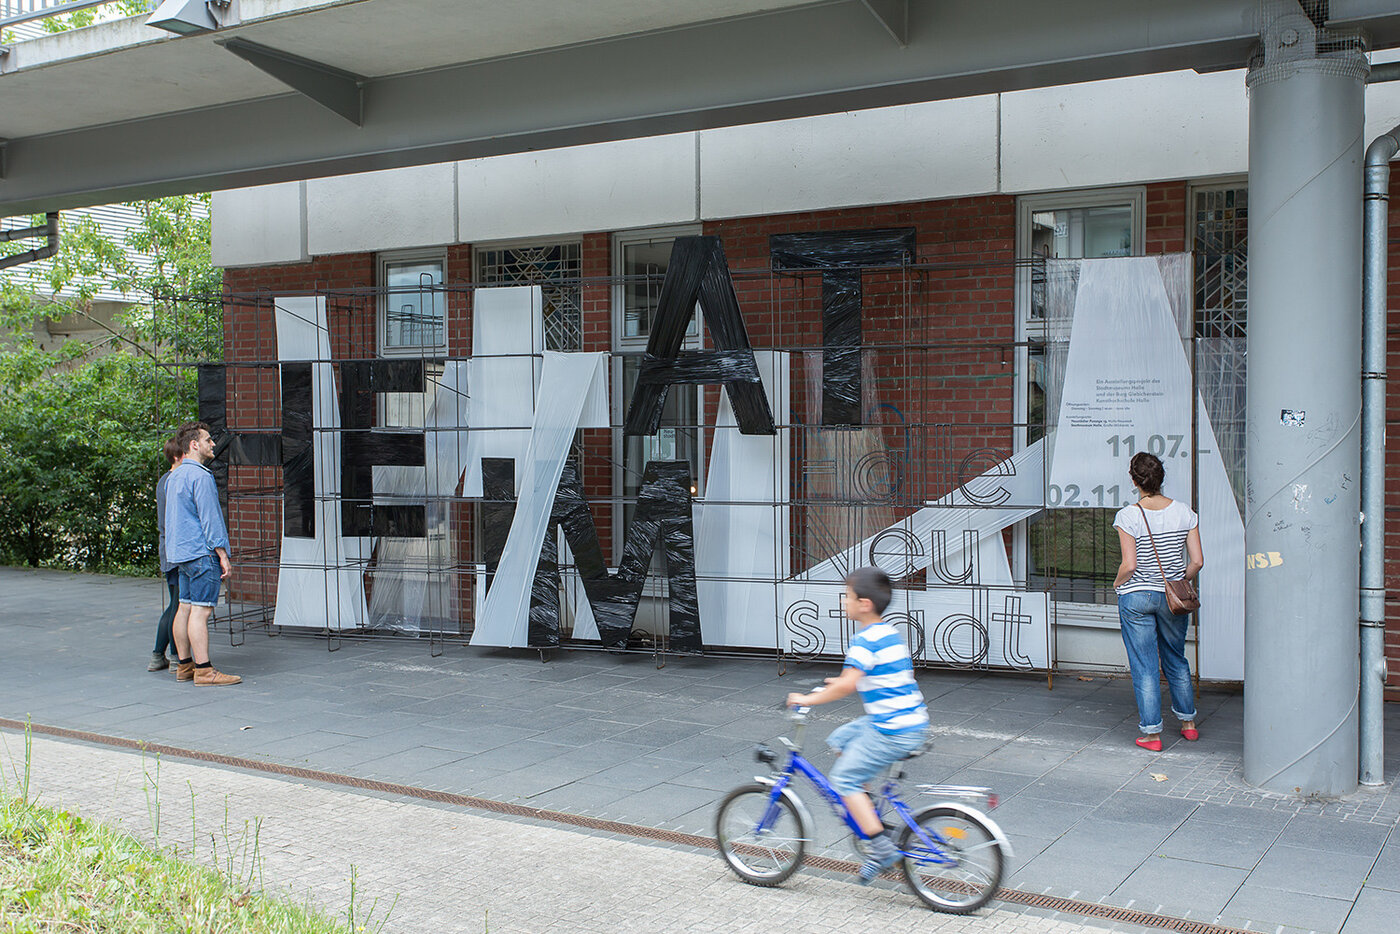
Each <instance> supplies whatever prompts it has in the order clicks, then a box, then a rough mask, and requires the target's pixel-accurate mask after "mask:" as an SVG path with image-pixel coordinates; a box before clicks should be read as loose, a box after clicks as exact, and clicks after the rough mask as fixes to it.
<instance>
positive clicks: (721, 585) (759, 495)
mask: <svg viewBox="0 0 1400 934" xmlns="http://www.w3.org/2000/svg"><path fill="white" fill-rule="evenodd" d="M754 357H755V359H756V360H757V362H758V372H759V375H760V376H761V377H762V378H763V388H764V391H765V392H766V393H767V395H768V408H769V410H770V411H772V412H786V411H788V410H789V409H790V408H791V403H790V401H789V395H790V393H789V390H788V378H789V363H788V355H787V354H785V353H777V352H774V351H758V352H756V353H755V354H754ZM719 399H720V402H719V412H718V413H717V415H716V417H715V428H714V444H713V446H712V447H711V449H710V462H709V471H708V473H707V474H706V479H705V501H704V503H703V504H697V505H696V507H695V570H696V596H697V597H698V598H699V601H700V627H701V633H702V635H703V637H704V640H705V644H706V645H742V646H750V647H756V648H775V647H776V643H775V638H776V635H777V627H776V626H775V625H774V621H775V620H776V619H777V618H778V604H777V600H778V594H777V581H780V580H782V579H784V578H786V577H787V576H788V574H789V573H790V570H789V569H790V564H789V558H788V555H789V553H790V547H789V544H788V538H789V536H788V521H789V507H788V500H789V498H790V485H791V484H790V477H789V475H790V470H789V466H788V451H789V450H790V445H791V437H790V435H791V431H790V430H789V429H786V428H780V429H778V431H777V433H776V434H772V435H744V434H740V433H739V429H738V427H737V423H736V422H735V420H734V410H733V409H732V408H731V407H730V405H729V394H728V393H721V394H720V397H719ZM578 634H579V632H578V630H577V629H576V630H575V635H576V636H577V635H578Z"/></svg>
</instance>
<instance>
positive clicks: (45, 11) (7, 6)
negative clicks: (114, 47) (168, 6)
mask: <svg viewBox="0 0 1400 934" xmlns="http://www.w3.org/2000/svg"><path fill="white" fill-rule="evenodd" d="M113 2H114V0H0V29H5V28H8V27H10V26H17V25H19V24H20V23H31V22H37V21H38V20H43V19H48V18H49V17H50V16H62V15H63V14H65V13H76V12H78V11H79V10H90V9H92V8H93V7H99V6H109V5H111V4H112V3H113ZM147 6H148V7H149V6H151V4H147Z"/></svg>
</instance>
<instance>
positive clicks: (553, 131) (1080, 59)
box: [0, 0, 1257, 216]
mask: <svg viewBox="0 0 1400 934" xmlns="http://www.w3.org/2000/svg"><path fill="white" fill-rule="evenodd" d="M332 9H335V8H332ZM1254 11H1255V0H1179V2H1176V3H1172V4H1147V3H1126V4H1125V3H1122V2H1121V0H1063V2H1060V3H1055V4H1046V3H1043V2H1032V0H987V2H984V3H980V4H948V3H946V2H943V0H909V3H908V16H909V31H908V34H907V35H908V45H907V46H906V47H905V48H904V49H902V50H897V51H892V50H891V48H890V44H889V43H890V40H889V34H888V33H887V31H886V30H885V29H884V28H882V26H881V24H880V22H878V21H876V19H875V18H874V17H872V16H871V11H870V9H869V7H867V5H866V4H865V3H864V2H863V0H835V2H831V3H819V4H812V5H806V6H800V7H795V8H785V9H781V10H777V11H773V12H769V13H763V14H757V15H751V16H745V17H739V18H732V19H725V20H717V21H711V22H707V23H701V24H698V25H693V26H684V27H678V28H673V29H666V30H660V31H656V32H650V33H644V34H638V35H629V36H620V37H617V38H614V39H609V40H606V41H597V42H589V43H584V44H579V45H574V46H568V47H562V48H555V49H548V50H540V51H532V52H528V53H522V54H517V55H509V56H505V57H498V58H493V59H489V60H485V61H477V62H467V63H462V64H459V65H456V66H450V67H442V68H434V69H428V70H424V71H420V72H416V73H407V74H399V75H392V76H388V77H371V78H370V79H368V80H367V81H365V82H364V85H363V89H362V93H363V97H364V113H363V117H364V124H363V126H362V127H356V126H353V125H351V124H350V123H349V122H347V121H345V120H342V119H341V118H340V117H338V116H334V115H332V114H331V113H328V112H326V111H325V110H323V109H321V108H320V107H319V106H317V105H316V104H314V103H312V102H311V101H310V100H308V99H306V98H305V97H303V96H300V95H297V96H291V95H287V96H276V97H270V98H262V99H257V100H245V101H241V102H234V103H222V104H220V105H219V106H209V107H207V108H196V109H192V110H188V111H184V112H180V113H170V114H152V115H150V116H148V117H145V118H142V119H137V120H129V121H125V122H117V123H111V124H107V125H103V126H91V127H77V128H73V129H69V130H67V131H65V132H62V133H53V134H50V135H43V136H29V137H19V138H14V139H13V141H12V142H11V144H10V159H9V177H8V178H6V179H5V181H4V183H3V184H0V216H5V215H12V214H19V213H33V212H36V211H44V210H49V209H52V208H68V207H74V206H81V205H87V204H98V203H106V202H111V201H115V200H122V199H130V198H141V197H152V196H156V195H164V194H172V193H177V192H187V191H199V190H210V189H218V188H229V187H238V186H244V185H256V184H265V183H271V182H280V181H288V180H292V179H302V178H309V177H317V176H324V175H335V174H343V173H348V172H358V171H368V170H372V169H383V168H392V167H396V166H406V165H419V164H425V163H432V162H440V161H447V160H452V159H467V158H474V157H479V156H490V155H498V154H502V153H512V152H522V151H528V150H534V149H546V148H554V147H560V146H570V145H577V144H583V143H592V142H600V141H606V140H616V139H624V138H633V137H640V136H650V135H658V134H663V133H673V132H681V131H692V130H700V129H707V128H712V127H719V126H730V125H736V124H744V123H753V122H759V121H765V120H777V119H785V118H792V117H804V116H811V115H814V114H822V113H833V112H840V111H845V110H856V109H863V108H870V107H880V106H889V105H895V104H908V103H914V102H919V101H928V100H938V99H945V98H953V97H963V96H967V95H973V94H986V93H993V92H998V91H1010V90H1017V89H1022V88H1031V87H1042V86H1048V85H1056V84H1064V83H1071V82H1079V81H1088V80H1093V79H1101V78H1112V77H1120V76H1126V75H1135V74H1145V73H1154V72H1161V71H1168V70H1173V69H1183V68H1201V69H1210V68H1220V67H1238V66H1241V65H1243V64H1244V63H1245V60H1246V58H1247V55H1248V52H1249V50H1250V48H1251V47H1252V45H1253V43H1254V42H1255V41H1257V32H1256V29H1257V26H1256V25H1255V23H1254V19H1255V15H1254ZM304 15H305V16H308V17H310V16H314V15H316V14H315V13H314V12H313V13H307V14H304ZM249 28H254V27H249ZM238 32H239V30H238V29H235V30H234V33H235V34H236V33H238ZM257 35H259V36H261V35H262V34H261V33H257ZM175 41H177V42H204V43H205V44H206V45H207V47H208V49H209V54H210V55H222V54H223V52H222V51H221V50H219V49H218V48H217V47H216V46H215V45H214V44H213V41H212V40H210V39H208V38H198V37H196V38H191V39H180V40H175ZM264 44H266V43H264ZM410 59H411V50H410V49H405V62H408V61H409V60H410ZM61 67H63V66H62V65H61V64H57V65H51V66H46V68H61ZM23 74H24V72H20V73H18V74H16V75H13V76H5V78H4V79H0V81H9V80H11V79H12V78H15V77H21V76H22V75H23ZM37 76H38V75H37V73H36V74H35V77H37ZM8 90H9V89H8V88H6V87H0V93H8ZM36 93H37V92H36ZM11 99H13V98H11ZM2 123H3V121H2V120H0V124H2ZM4 129H5V128H4V126H3V125H0V133H3V132H4ZM9 135H11V136H14V134H13V133H11V134H9Z"/></svg>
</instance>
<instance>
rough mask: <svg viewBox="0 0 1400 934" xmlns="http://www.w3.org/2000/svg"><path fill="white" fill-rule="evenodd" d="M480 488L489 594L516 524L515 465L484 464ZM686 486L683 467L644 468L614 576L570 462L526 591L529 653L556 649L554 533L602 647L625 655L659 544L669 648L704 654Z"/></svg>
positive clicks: (504, 461)
mask: <svg viewBox="0 0 1400 934" xmlns="http://www.w3.org/2000/svg"><path fill="white" fill-rule="evenodd" d="M481 481H482V493H483V494H484V495H483V502H482V515H481V519H482V522H481V524H482V534H483V541H482V551H483V559H484V562H485V564H486V586H487V588H488V590H489V588H490V587H491V582H492V580H493V577H494V574H495V572H496V569H497V567H499V565H500V561H501V554H502V552H504V550H505V543H506V537H507V535H508V534H509V531H510V524H511V522H512V520H513V519H514V516H515V501H514V500H515V461H514V460H513V459H511V458H508V457H484V458H482V460H481ZM690 483H691V476H690V464H689V463H687V462H686V461H650V462H648V463H647V465H646V469H645V470H644V471H643V473H642V487H641V490H640V491H639V492H638V494H637V508H636V511H635V512H634V513H633V517H632V523H631V526H630V527H629V529H628V531H627V540H626V542H624V543H623V547H622V563H621V565H620V566H619V567H618V570H617V573H616V574H611V573H609V572H608V566H607V562H605V561H604V560H603V548H602V545H601V543H600V542H599V540H598V528H597V526H596V525H594V522H593V513H592V511H591V510H589V508H588V501H587V499H586V498H585V497H584V494H583V484H582V483H581V482H580V480H579V470H578V465H577V464H576V463H575V462H574V461H572V460H570V461H568V462H566V463H565V464H564V470H563V473H562V474H561V475H560V478H559V489H558V491H557V493H556V494H555V497H554V506H553V508H552V509H551V511H550V516H549V526H548V528H547V529H546V531H545V535H544V542H543V543H542V544H541V546H540V561H539V565H538V567H537V568H536V570H535V579H534V580H533V581H532V582H531V585H530V622H529V628H528V638H527V644H528V645H529V646H530V647H531V648H545V647H550V646H557V645H559V639H560V631H561V627H560V619H559V585H560V577H559V547H558V544H557V540H556V539H557V536H556V535H555V529H556V528H559V527H562V528H563V529H564V539H565V540H566V541H567V542H568V543H569V548H570V549H571V550H572V551H573V553H574V561H575V562H576V565H577V567H578V572H579V577H580V579H581V580H582V581H583V592H584V595H585V596H586V597H587V598H588V605H589V607H590V608H592V610H593V619H594V621H596V622H597V624H598V636H599V638H600V640H601V641H602V643H603V645H604V646H606V647H608V648H626V647H627V642H628V640H629V639H630V638H631V636H632V626H633V624H634V623H635V621H636V618H637V607H638V605H640V603H641V598H642V591H643V589H644V587H645V586H646V578H647V572H648V571H649V570H650V568H651V557H652V554H653V553H654V552H655V551H656V546H657V543H658V542H659V543H660V544H661V549H662V554H663V556H664V557H665V562H666V581H667V585H668V589H669V590H670V594H671V598H670V630H669V632H670V648H671V650H673V651H677V652H699V651H701V650H702V648H703V645H702V641H701V636H700V603H699V599H698V597H697V596H696V591H695V523H694V518H693V513H692V509H691V495H690Z"/></svg>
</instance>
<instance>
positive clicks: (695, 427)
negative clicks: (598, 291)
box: [612, 227, 704, 557]
mask: <svg viewBox="0 0 1400 934" xmlns="http://www.w3.org/2000/svg"><path fill="white" fill-rule="evenodd" d="M698 233H700V231H699V229H698V228H674V227H672V228H664V229H660V230H643V231H632V232H629V233H625V234H617V235H616V236H614V238H613V271H614V275H615V277H616V279H615V284H614V286H613V335H614V337H613V346H614V347H615V349H616V350H617V351H619V354H618V356H616V357H615V358H614V364H613V380H612V384H613V387H614V398H613V412H614V416H613V419H614V422H616V423H618V424H621V423H622V421H623V420H624V419H625V418H626V416H627V406H628V404H629V403H630V402H631V399H632V390H633V389H634V388H635V387H636V384H637V372H638V369H639V367H640V365H641V360H642V356H643V354H644V353H645V352H646V348H647V341H648V339H649V338H650V337H651V326H652V322H653V320H654V319H655V315H656V302H657V298H658V297H659V296H660V293H661V283H662V280H664V279H665V277H666V268H667V265H668V264H669V262H670V259H671V245H672V243H673V242H674V241H675V239H676V238H677V237H682V236H689V235H694V234H698ZM700 344H701V339H700V312H699V309H698V308H697V309H696V313H695V316H694V317H693V318H692V319H691V322H690V329H689V330H688V331H687V336H686V340H685V344H684V345H683V346H685V347H686V348H687V349H692V350H693V349H696V348H698V347H700ZM702 388H703V387H700V386H680V385H677V386H672V387H670V389H669V390H667V393H666V405H665V407H664V408H663V409H662V413H661V427H660V429H659V430H658V431H657V433H656V434H654V435H650V436H649V437H645V438H639V437H619V438H616V439H615V440H614V442H613V443H614V451H613V460H614V465H615V466H614V468H613V472H614V481H613V487H614V492H615V493H616V494H617V495H619V496H621V497H623V498H624V501H630V500H635V498H636V496H637V491H638V489H639V488H640V487H641V483H642V471H643V469H644V468H645V467H646V464H647V461H651V460H685V461H689V462H690V471H691V477H692V478H693V486H692V492H693V493H695V494H696V495H697V496H698V495H700V493H701V491H702V490H703V488H704V474H703V468H704V433H703V431H702V429H701V428H700V424H701V417H700V416H701V412H702V409H701V406H702V405H703V393H702ZM633 508H634V507H633V506H632V504H631V502H625V505H624V506H623V508H622V509H621V510H620V513H621V515H620V516H616V517H615V519H614V530H615V534H614V535H613V542H614V545H613V548H614V551H615V552H616V554H617V555H618V556H619V557H620V555H621V550H622V543H623V541H624V539H625V537H626V531H627V525H628V523H629V522H630V521H631V518H632V511H633Z"/></svg>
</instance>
